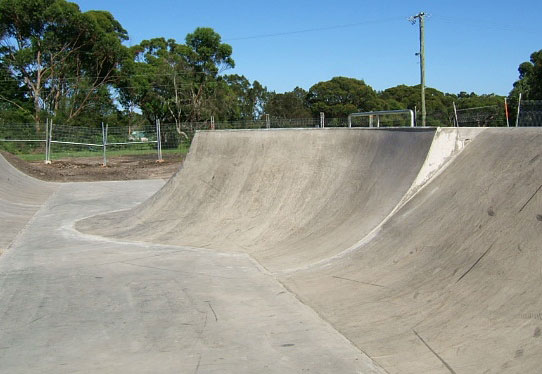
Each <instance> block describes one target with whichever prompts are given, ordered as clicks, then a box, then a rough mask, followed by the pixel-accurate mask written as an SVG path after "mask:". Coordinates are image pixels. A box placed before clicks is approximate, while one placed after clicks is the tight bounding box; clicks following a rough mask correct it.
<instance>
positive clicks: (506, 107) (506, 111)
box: [504, 97, 510, 127]
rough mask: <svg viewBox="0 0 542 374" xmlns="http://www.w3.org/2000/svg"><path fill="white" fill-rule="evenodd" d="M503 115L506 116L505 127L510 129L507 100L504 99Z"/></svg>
mask: <svg viewBox="0 0 542 374" xmlns="http://www.w3.org/2000/svg"><path fill="white" fill-rule="evenodd" d="M504 115H505V116H506V127H510V119H509V118H508V100H507V99H506V97H505V98H504Z"/></svg>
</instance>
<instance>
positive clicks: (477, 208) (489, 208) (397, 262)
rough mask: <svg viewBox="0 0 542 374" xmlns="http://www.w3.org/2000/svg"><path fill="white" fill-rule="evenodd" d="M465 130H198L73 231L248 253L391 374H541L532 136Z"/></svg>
mask: <svg viewBox="0 0 542 374" xmlns="http://www.w3.org/2000/svg"><path fill="white" fill-rule="evenodd" d="M469 131H471V130H468V129H464V130H463V129H460V130H449V131H444V132H440V135H439V131H438V130H431V129H417V130H407V129H405V130H395V129H393V130H392V129H388V130H374V131H373V130H368V129H340V130H335V129H333V130H319V131H311V130H289V131H286V130H285V131H253V132H251V131H238V132H236V131H231V132H202V133H198V135H197V136H196V139H195V142H194V144H193V148H192V149H191V151H190V154H189V156H188V158H187V160H186V162H185V164H184V166H183V168H182V169H181V170H180V171H179V172H178V174H177V175H176V176H174V177H173V178H172V179H171V180H170V181H169V182H168V183H167V184H166V186H165V187H164V188H163V189H162V190H161V191H159V193H157V194H156V195H154V196H153V197H152V198H151V199H149V200H147V201H146V202H145V203H143V204H142V205H140V206H138V207H136V208H134V209H132V210H129V211H122V212H116V213H112V214H108V215H102V216H96V217H92V218H89V219H86V220H83V221H80V222H79V224H78V228H79V229H81V230H82V231H85V232H91V233H94V234H98V235H106V236H113V237H117V238H125V239H130V240H141V241H156V242H161V243H168V244H177V245H190V246H195V247H206V248H213V249H217V250H220V251H245V252H248V253H250V254H251V255H252V256H253V257H255V258H256V259H257V260H258V261H259V262H260V264H262V265H263V266H264V267H266V268H268V269H270V270H271V271H273V272H274V273H275V276H276V277H277V278H278V279H279V280H280V281H281V282H282V283H283V284H284V285H285V286H286V287H287V288H288V289H289V290H291V291H292V292H294V293H295V294H296V296H297V297H298V298H299V299H300V300H301V301H302V302H304V303H306V304H307V305H309V306H311V307H312V308H313V309H314V310H315V311H316V312H317V313H319V315H320V316H322V317H323V318H324V319H326V320H327V321H329V322H330V323H331V324H332V325H333V326H334V327H335V328H336V329H337V330H338V331H340V332H341V333H342V334H343V335H344V336H346V337H347V338H348V339H349V340H350V341H352V342H353V343H354V344H355V345H356V346H357V347H358V348H360V349H361V350H363V351H364V352H365V353H366V354H367V355H368V356H369V357H371V358H372V359H373V360H374V361H375V362H376V363H377V364H379V365H380V366H382V367H383V368H384V369H385V370H386V371H387V372H389V373H501V372H514V373H519V372H521V373H523V372H525V373H535V372H539V371H540V367H542V322H541V321H542V287H541V284H542V283H541V280H542V252H541V251H542V247H541V243H542V154H541V152H542V131H541V129H539V128H519V129H486V130H483V131H475V130H472V133H471V134H469ZM454 134H455V135H454ZM471 135H472V136H471ZM446 139H451V140H450V141H446ZM466 143H468V146H466V147H464V149H463V150H462V151H461V152H459V149H460V148H462V147H463V146H464V145H465V144H466ZM437 144H438V145H437ZM439 154H440V155H439ZM375 230H376V231H375ZM294 270H295V271H294Z"/></svg>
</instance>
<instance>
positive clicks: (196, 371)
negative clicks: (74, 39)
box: [194, 353, 201, 374]
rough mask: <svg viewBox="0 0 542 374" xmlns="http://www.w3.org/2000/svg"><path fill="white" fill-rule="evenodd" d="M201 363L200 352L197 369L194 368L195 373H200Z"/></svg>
mask: <svg viewBox="0 0 542 374" xmlns="http://www.w3.org/2000/svg"><path fill="white" fill-rule="evenodd" d="M200 364H201V353H200V354H199V358H198V364H197V365H196V370H194V374H197V373H198V371H199V366H200Z"/></svg>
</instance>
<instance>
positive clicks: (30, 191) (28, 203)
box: [0, 155, 57, 254]
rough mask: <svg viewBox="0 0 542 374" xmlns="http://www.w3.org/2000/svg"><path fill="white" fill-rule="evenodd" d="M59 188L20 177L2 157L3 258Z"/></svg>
mask: <svg viewBox="0 0 542 374" xmlns="http://www.w3.org/2000/svg"><path fill="white" fill-rule="evenodd" d="M56 188H57V185H56V184H54V183H48V182H43V181H40V180H37V179H34V178H32V177H29V176H28V175H26V174H23V173H21V172H20V171H19V170H17V169H16V168H14V167H13V166H11V164H10V163H9V162H8V161H7V160H6V159H5V158H4V157H3V156H2V155H0V233H2V235H0V254H1V253H2V252H3V251H4V250H5V249H6V248H8V246H9V245H10V243H11V242H12V241H13V240H14V239H15V237H16V236H17V234H18V233H19V232H20V231H21V230H22V229H23V228H24V227H25V225H26V224H27V222H28V221H29V220H30V219H31V218H32V216H33V215H34V214H35V213H36V212H37V211H38V210H39V209H40V207H41V206H42V205H43V204H44V203H45V202H46V201H47V199H48V198H49V196H50V195H51V194H52V193H53V192H54V191H55V190H56Z"/></svg>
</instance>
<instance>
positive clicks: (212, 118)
mask: <svg viewBox="0 0 542 374" xmlns="http://www.w3.org/2000/svg"><path fill="white" fill-rule="evenodd" d="M214 129H215V116H211V130H214Z"/></svg>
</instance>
